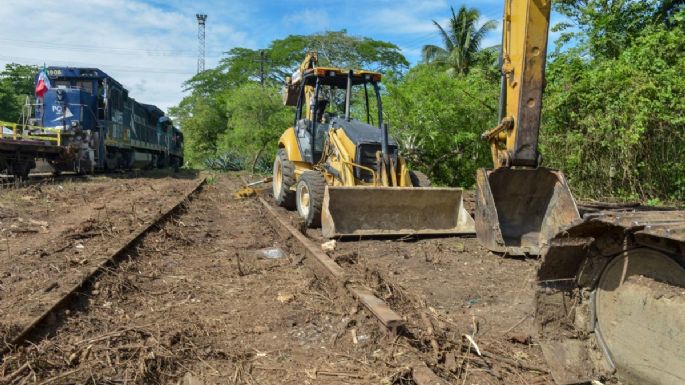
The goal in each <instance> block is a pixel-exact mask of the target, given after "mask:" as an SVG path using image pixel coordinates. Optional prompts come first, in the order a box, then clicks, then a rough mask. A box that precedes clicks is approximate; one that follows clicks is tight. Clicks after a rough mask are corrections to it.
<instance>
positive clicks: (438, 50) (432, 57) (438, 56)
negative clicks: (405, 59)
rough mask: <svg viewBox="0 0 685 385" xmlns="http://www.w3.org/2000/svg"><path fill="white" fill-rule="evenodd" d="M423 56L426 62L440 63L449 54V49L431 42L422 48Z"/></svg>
mask: <svg viewBox="0 0 685 385" xmlns="http://www.w3.org/2000/svg"><path fill="white" fill-rule="evenodd" d="M421 56H422V57H423V61H424V62H426V63H434V62H437V63H440V62H442V61H444V57H446V56H447V51H446V50H445V49H444V48H442V47H438V46H437V45H432V44H429V45H424V46H423V48H422V49H421Z"/></svg>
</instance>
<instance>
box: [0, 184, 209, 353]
mask: <svg viewBox="0 0 685 385" xmlns="http://www.w3.org/2000/svg"><path fill="white" fill-rule="evenodd" d="M205 183H206V179H205V178H201V179H200V180H199V181H198V182H197V183H196V184H194V185H193V187H192V188H190V189H189V190H188V191H186V192H185V193H184V194H183V196H182V197H181V198H180V199H178V200H177V201H175V202H174V203H172V204H171V205H170V206H168V207H166V208H165V209H164V210H163V211H161V212H160V213H159V214H158V215H157V216H156V217H155V218H154V219H153V220H152V221H150V222H149V223H148V224H146V225H144V226H142V227H140V228H139V229H137V230H136V231H134V232H133V233H131V234H129V235H128V236H127V237H126V238H125V239H124V240H123V242H122V243H121V244H120V245H118V247H117V248H116V249H115V250H114V251H113V252H112V253H110V254H109V255H108V256H106V257H105V258H103V259H102V260H101V262H100V263H98V264H97V265H96V266H94V267H93V268H92V269H91V270H90V271H88V272H87V273H86V274H85V275H84V276H83V277H82V278H81V279H80V280H79V281H78V282H77V283H76V284H74V285H72V286H71V287H69V288H68V290H67V291H66V293H65V294H64V295H63V296H61V297H60V298H59V299H57V300H56V301H54V302H52V303H51V304H49V305H48V307H47V308H46V309H45V310H43V311H41V312H40V314H39V315H38V316H36V317H35V318H33V320H32V321H31V322H30V323H28V324H27V325H25V326H23V328H22V329H21V330H20V331H18V332H16V333H13V335H10V336H9V338H8V340H9V342H8V343H7V344H5V346H3V347H2V348H1V349H2V350H1V351H0V360H2V359H3V358H4V356H5V355H6V354H7V353H8V352H10V351H11V350H13V349H15V348H16V347H18V346H21V345H23V344H25V343H27V342H29V341H33V340H35V339H36V338H37V337H40V336H44V335H45V334H46V331H50V330H51V329H52V328H53V325H55V324H56V323H57V320H59V318H60V317H61V316H63V313H64V312H62V311H61V310H63V309H66V308H67V307H68V306H69V305H70V304H72V303H74V302H76V301H77V299H78V298H79V297H80V296H82V295H84V294H87V293H89V292H90V291H91V290H92V286H93V284H94V283H95V281H96V280H97V279H98V277H99V276H100V275H101V274H102V273H103V272H105V271H107V270H108V269H110V268H111V267H113V266H116V264H117V263H118V262H119V261H121V260H122V259H123V257H124V256H125V255H126V253H127V252H128V251H129V250H131V248H132V247H134V246H135V245H136V244H137V243H139V242H140V241H141V240H142V239H143V238H144V237H145V235H146V234H148V233H149V232H150V231H151V230H152V229H154V228H156V227H157V226H159V225H160V224H161V223H163V222H164V221H165V220H167V219H168V218H169V217H170V216H171V215H173V214H174V213H176V212H178V211H179V210H180V209H182V207H183V206H184V203H185V202H186V201H187V200H189V199H191V198H192V196H193V195H195V194H196V193H198V192H199V191H201V189H202V187H203V186H204V185H205ZM52 331H54V330H52Z"/></svg>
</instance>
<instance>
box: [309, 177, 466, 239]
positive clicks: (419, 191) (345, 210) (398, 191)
mask: <svg viewBox="0 0 685 385" xmlns="http://www.w3.org/2000/svg"><path fill="white" fill-rule="evenodd" d="M321 228H322V231H323V235H324V236H325V237H327V238H334V237H346V236H393V235H413V234H416V235H442V234H463V235H466V234H475V232H476V230H475V223H474V221H473V219H472V218H471V216H470V215H469V213H468V212H467V211H466V210H465V209H464V204H463V190H462V189H459V188H431V187H409V188H407V187H405V188H402V187H362V186H355V187H331V186H328V187H326V192H325V195H324V200H323V207H322V217H321Z"/></svg>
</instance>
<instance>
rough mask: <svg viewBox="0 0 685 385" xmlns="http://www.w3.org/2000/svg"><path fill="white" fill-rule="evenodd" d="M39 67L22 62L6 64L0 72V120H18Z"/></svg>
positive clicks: (29, 94)
mask: <svg viewBox="0 0 685 385" xmlns="http://www.w3.org/2000/svg"><path fill="white" fill-rule="evenodd" d="M38 71H39V68H38V67H36V66H31V65H23V64H15V63H11V64H6V65H5V69H4V70H3V71H2V72H0V120H5V121H9V122H18V121H19V119H20V118H21V111H22V108H23V106H24V105H25V102H26V97H27V96H32V95H33V92H34V89H33V87H34V79H35V76H36V74H37V73H38Z"/></svg>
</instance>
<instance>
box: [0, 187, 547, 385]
mask: <svg viewBox="0 0 685 385" xmlns="http://www.w3.org/2000/svg"><path fill="white" fill-rule="evenodd" d="M193 179H194V176H193V178H190V177H189V178H187V179H183V178H179V179H174V178H169V177H159V178H142V179H125V178H124V179H116V178H115V179H114V180H112V179H110V178H105V177H101V178H95V179H94V180H91V181H87V182H83V183H82V182H81V181H75V182H73V186H72V185H68V186H67V185H64V186H61V188H60V187H59V185H49V186H43V187H40V189H35V188H34V187H30V188H26V189H25V190H21V189H19V190H17V191H13V192H11V194H13V195H12V197H10V196H9V195H8V196H5V195H6V194H3V197H2V199H0V202H2V206H0V213H1V216H2V219H1V221H2V227H3V228H7V229H15V230H16V229H30V231H31V232H20V231H14V232H13V233H12V234H14V235H13V236H10V237H9V238H8V239H9V244H10V249H9V250H10V252H11V253H10V254H8V255H7V256H0V258H5V259H4V260H3V261H2V269H3V272H2V274H3V275H0V281H2V282H0V314H1V315H2V316H1V317H0V322H2V324H3V325H4V328H5V329H10V328H11V327H12V325H17V324H21V322H22V320H24V319H25V318H24V317H28V316H27V314H29V315H30V314H32V313H31V311H32V310H33V309H34V308H33V307H32V306H36V305H35V304H36V303H41V302H40V301H41V300H42V301H44V302H49V299H50V298H51V297H46V295H47V294H50V293H54V294H55V295H57V294H59V293H60V288H61V287H63V286H62V283H61V282H62V281H61V280H62V279H63V278H64V277H65V275H64V274H65V272H67V271H71V269H74V270H73V272H74V273H75V274H78V272H79V271H81V270H79V267H80V266H82V265H88V264H90V261H91V260H92V259H95V258H97V256H99V255H104V253H105V252H106V249H107V247H112V246H111V245H112V244H113V243H114V242H116V240H117V239H119V238H121V235H120V234H119V233H117V232H116V231H121V232H122V233H125V232H126V231H127V230H125V229H131V228H133V227H135V226H137V225H138V224H139V223H141V222H144V221H145V220H146V218H151V217H152V216H153V213H154V212H155V210H158V207H161V205H162V201H163V200H165V199H172V198H173V197H174V196H178V193H180V192H181V191H185V190H184V186H188V184H190V183H191V182H192V181H193ZM240 184H241V181H240V179H238V177H237V176H235V175H218V176H216V177H214V178H212V179H211V181H210V183H209V184H208V185H206V186H205V187H204V188H203V190H202V191H201V192H199V193H198V194H196V195H195V197H194V198H193V199H192V200H191V201H190V202H189V203H188V204H187V205H186V206H185V208H184V209H183V211H182V212H180V213H178V214H177V215H174V216H173V217H172V218H170V219H169V220H167V221H166V222H164V223H163V224H161V225H160V226H158V227H157V228H156V229H155V230H154V231H152V232H151V233H149V234H148V235H147V236H145V238H144V239H143V240H142V241H141V242H140V243H139V244H137V245H136V247H135V248H134V249H133V250H131V251H130V253H129V257H128V258H127V259H126V260H125V261H124V262H122V263H121V264H120V265H118V266H117V267H116V268H114V269H112V270H111V271H110V272H108V273H107V274H105V275H104V276H102V277H100V279H99V280H98V281H97V282H96V283H95V285H94V286H93V288H92V290H90V291H87V292H84V293H82V298H83V301H82V303H79V304H75V305H74V307H73V308H72V309H69V310H67V311H65V312H63V313H61V314H60V315H59V316H60V319H61V321H60V323H59V325H58V326H55V332H54V333H53V334H52V335H50V336H49V337H47V338H45V339H42V340H40V341H36V342H35V343H34V344H30V345H26V346H23V347H20V348H19V349H16V350H13V351H12V352H11V353H9V354H7V355H6V356H5V357H4V360H3V362H2V363H1V364H0V384H4V383H7V384H177V383H186V384H207V385H209V384H249V385H253V384H413V383H414V382H413V381H412V380H411V377H412V376H411V374H410V371H409V368H410V367H412V368H416V367H417V365H418V364H419V363H425V364H426V365H427V366H428V367H430V368H431V369H432V370H433V372H435V373H437V374H438V375H439V376H440V377H442V378H443V380H444V383H453V384H545V383H551V382H549V379H548V378H547V377H546V376H545V375H544V374H543V373H540V372H538V371H536V370H531V369H530V368H531V367H533V368H534V367H537V366H541V367H542V368H544V362H543V361H542V359H541V353H540V350H539V348H538V347H537V346H535V345H534V343H531V339H530V335H531V320H532V295H531V293H532V289H533V284H534V281H533V272H534V269H535V264H536V261H533V260H515V259H505V258H501V257H498V256H495V255H492V254H490V253H488V252H486V251H484V250H483V249H482V248H481V247H480V246H479V245H478V243H477V241H476V240H475V239H473V238H435V239H420V240H368V241H362V242H338V243H337V248H336V250H335V251H334V252H333V253H331V256H332V257H334V258H335V259H336V261H337V262H338V263H339V264H340V265H341V266H342V267H343V268H345V269H346V271H349V272H350V274H351V276H352V277H353V279H355V280H358V281H359V282H361V283H363V284H365V285H367V286H368V287H370V288H371V289H373V290H374V291H375V292H376V295H377V296H379V297H381V298H383V299H385V300H386V301H387V302H388V304H390V306H391V307H392V308H393V309H394V310H396V311H397V312H398V313H400V314H401V315H403V316H405V318H406V322H407V325H408V327H407V329H406V330H404V331H402V332H401V333H400V335H399V336H397V337H394V336H389V335H387V334H386V333H385V332H384V330H383V329H382V327H380V326H379V325H378V324H377V322H376V321H375V319H374V318H373V317H372V316H371V315H370V313H368V311H366V310H365V309H363V308H362V307H361V306H360V305H359V304H357V303H356V302H355V301H353V300H351V299H350V298H349V297H348V296H346V295H344V294H342V293H340V291H339V290H336V289H335V288H334V287H331V285H330V284H329V283H328V282H326V281H325V280H322V279H320V278H318V277H316V276H314V275H313V273H312V270H311V269H310V268H309V267H308V266H307V261H306V260H303V259H304V256H303V255H300V254H298V253H297V252H296V251H295V250H297V248H296V247H295V245H294V244H293V243H292V242H293V240H291V239H284V238H282V237H281V236H279V235H278V233H277V232H276V231H275V229H274V227H273V226H274V223H273V222H272V221H271V220H270V219H269V217H268V213H267V212H266V210H265V209H264V208H263V207H262V206H261V205H260V203H259V202H258V201H257V200H255V199H244V200H234V199H233V198H232V197H231V193H232V192H233V191H235V190H236V189H237V188H238V187H239V186H240ZM113 186H117V187H113ZM153 190H155V191H154V192H153ZM122 193H124V195H125V196H126V197H127V199H123V200H121V196H122ZM23 196H31V197H32V198H30V199H24V198H22V197H23ZM93 196H95V197H98V198H97V199H98V202H97V203H95V200H90V199H87V198H88V197H93ZM160 196H162V197H163V198H162V199H159V197H160ZM132 201H136V202H143V204H138V203H136V204H135V206H133V205H132V203H131V202H132ZM105 203H106V207H107V214H104V213H103V211H104V210H105V209H104V208H101V206H102V205H103V204H105ZM46 207H48V209H46ZM50 208H52V209H54V210H55V211H54V212H53V211H50ZM146 209H147V211H145V210H146ZM98 213H101V214H99V215H98ZM148 215H149V217H148ZM289 215H291V218H293V222H294V223H297V220H296V219H295V218H294V216H292V213H290V214H289ZM18 218H22V221H19V220H18ZM79 218H80V221H79V220H78V219H79ZM30 219H31V220H33V221H34V222H40V221H45V222H48V225H47V226H42V224H43V223H38V224H34V223H33V222H31V221H29V220H30ZM89 219H90V220H89ZM12 225H16V227H12ZM84 225H85V226H90V227H88V229H85V227H79V226H84ZM34 230H35V231H34ZM7 231H9V230H5V232H3V234H9V233H6V232H7ZM48 232H49V233H48ZM69 234H80V235H79V236H77V237H76V238H73V239H72V238H70V237H69V236H68V235H69ZM83 234H89V236H83ZM91 234H92V235H91ZM308 236H310V237H311V238H312V239H314V240H315V241H317V242H318V241H322V240H321V239H320V235H319V234H318V232H316V231H309V232H308ZM22 239H23V241H22ZM78 244H81V245H82V246H83V248H82V249H81V248H77V247H76V246H77V245H78ZM65 246H66V248H64V249H61V248H63V247H65ZM272 247H276V248H279V249H280V250H282V251H283V256H281V257H280V258H268V257H266V256H264V255H263V254H262V253H261V251H262V250H263V249H265V248H272ZM67 250H68V251H67ZM77 250H80V251H77ZM68 258H70V259H68ZM83 259H86V260H87V261H88V262H85V263H82V262H81V261H82V260H83ZM24 261H33V262H24ZM19 263H29V264H25V265H23V266H21V265H20V264H19ZM50 265H54V266H55V267H57V269H55V268H54V267H50ZM8 271H9V275H8ZM72 275H73V274H72ZM14 277H17V278H14ZM53 281H57V282H58V285H59V286H58V288H53V289H50V290H47V292H46V290H45V288H46V287H51V286H54V285H52V284H51V282H53ZM20 293H21V294H20ZM36 293H38V297H40V298H41V300H39V301H38V302H32V301H27V302H26V303H25V304H24V303H21V302H22V301H20V298H22V296H23V298H32V296H36ZM422 319H424V320H428V324H430V325H431V326H432V328H433V329H434V330H432V331H430V330H428V328H427V327H426V325H427V324H426V322H424V321H422ZM6 333H7V332H6ZM465 334H468V335H469V338H472V340H473V342H474V343H475V344H477V345H478V347H479V349H481V350H482V351H483V352H487V353H488V354H489V356H486V357H477V356H476V355H475V353H473V350H474V348H473V347H469V342H468V340H467V339H466V338H465V337H463V335H465ZM433 341H435V342H436V343H437V344H439V347H440V350H441V351H442V352H441V353H440V355H435V354H434V351H433V345H432V344H433ZM520 364H523V365H525V366H526V367H521V366H520Z"/></svg>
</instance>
